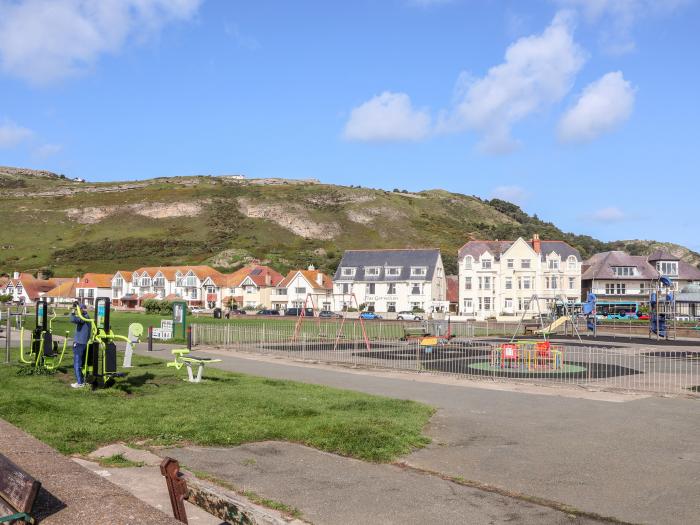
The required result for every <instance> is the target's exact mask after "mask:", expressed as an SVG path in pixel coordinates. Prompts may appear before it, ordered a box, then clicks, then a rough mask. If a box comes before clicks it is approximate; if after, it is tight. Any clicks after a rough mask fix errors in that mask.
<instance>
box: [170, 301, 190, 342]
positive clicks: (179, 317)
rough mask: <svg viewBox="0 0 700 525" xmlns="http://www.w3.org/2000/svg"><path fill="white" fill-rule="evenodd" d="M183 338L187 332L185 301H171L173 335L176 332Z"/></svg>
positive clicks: (174, 335)
mask: <svg viewBox="0 0 700 525" xmlns="http://www.w3.org/2000/svg"><path fill="white" fill-rule="evenodd" d="M178 333H179V334H181V335H180V337H182V339H185V337H186V333H187V303H186V302H185V301H175V302H173V337H177V335H176V334H178Z"/></svg>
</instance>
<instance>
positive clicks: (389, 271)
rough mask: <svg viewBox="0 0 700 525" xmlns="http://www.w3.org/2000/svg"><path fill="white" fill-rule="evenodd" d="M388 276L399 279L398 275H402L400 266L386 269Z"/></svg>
mask: <svg viewBox="0 0 700 525" xmlns="http://www.w3.org/2000/svg"><path fill="white" fill-rule="evenodd" d="M386 274H387V275H388V276H390V277H397V276H398V275H401V267H400V266H389V267H387V269H386Z"/></svg>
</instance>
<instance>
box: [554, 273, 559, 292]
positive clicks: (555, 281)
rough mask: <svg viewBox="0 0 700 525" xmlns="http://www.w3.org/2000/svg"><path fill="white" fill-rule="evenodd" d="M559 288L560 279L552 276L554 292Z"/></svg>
mask: <svg viewBox="0 0 700 525" xmlns="http://www.w3.org/2000/svg"><path fill="white" fill-rule="evenodd" d="M558 287H559V283H558V279H557V278H556V277H555V276H552V290H556V289H557V288H558Z"/></svg>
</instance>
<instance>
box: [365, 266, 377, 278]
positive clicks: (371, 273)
mask: <svg viewBox="0 0 700 525" xmlns="http://www.w3.org/2000/svg"><path fill="white" fill-rule="evenodd" d="M365 275H366V276H367V277H376V276H377V275H379V267H378V266H368V267H366V268H365Z"/></svg>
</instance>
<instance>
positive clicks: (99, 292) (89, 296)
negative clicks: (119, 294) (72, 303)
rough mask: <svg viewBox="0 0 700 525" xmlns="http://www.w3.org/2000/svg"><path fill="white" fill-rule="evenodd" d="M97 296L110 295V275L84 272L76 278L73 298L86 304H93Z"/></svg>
mask: <svg viewBox="0 0 700 525" xmlns="http://www.w3.org/2000/svg"><path fill="white" fill-rule="evenodd" d="M97 297H109V298H111V297H112V275H111V274H106V273H86V274H85V275H83V276H82V277H78V278H77V279H76V284H75V298H76V299H78V300H79V301H80V302H81V303H84V304H86V305H88V306H92V305H94V304H95V298H97Z"/></svg>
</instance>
